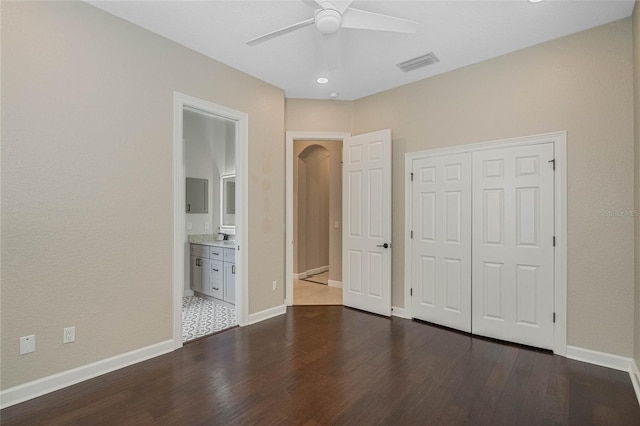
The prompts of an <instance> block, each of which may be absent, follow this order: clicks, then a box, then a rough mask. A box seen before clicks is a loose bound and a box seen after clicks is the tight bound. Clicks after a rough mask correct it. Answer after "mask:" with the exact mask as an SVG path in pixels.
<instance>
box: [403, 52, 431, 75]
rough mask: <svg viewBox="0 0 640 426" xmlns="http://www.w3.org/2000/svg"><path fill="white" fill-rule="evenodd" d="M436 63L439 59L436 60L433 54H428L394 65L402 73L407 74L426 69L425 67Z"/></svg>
mask: <svg viewBox="0 0 640 426" xmlns="http://www.w3.org/2000/svg"><path fill="white" fill-rule="evenodd" d="M436 62H440V59H438V57H437V56H436V55H434V54H433V52H430V53H427V54H426V55H422V56H418V57H417V58H413V59H409V60H408V61H404V62H401V63H399V64H396V66H397V67H398V68H400V69H401V70H402V71H404V72H409V71H413V70H416V69H418V68H422V67H426V66H427V65H431V64H435V63H436Z"/></svg>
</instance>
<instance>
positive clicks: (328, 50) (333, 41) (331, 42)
mask: <svg viewBox="0 0 640 426" xmlns="http://www.w3.org/2000/svg"><path fill="white" fill-rule="evenodd" d="M322 50H323V54H324V60H325V62H326V63H327V68H328V69H329V71H334V70H337V69H340V67H341V66H342V63H341V62H342V61H341V56H342V55H341V54H340V53H341V50H340V39H339V38H338V33H337V32H336V33H333V34H326V35H324V36H322Z"/></svg>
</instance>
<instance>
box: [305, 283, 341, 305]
mask: <svg viewBox="0 0 640 426" xmlns="http://www.w3.org/2000/svg"><path fill="white" fill-rule="evenodd" d="M293 304H294V305H342V289H341V288H337V287H329V286H328V285H324V284H317V283H312V282H309V281H303V280H296V279H294V280H293Z"/></svg>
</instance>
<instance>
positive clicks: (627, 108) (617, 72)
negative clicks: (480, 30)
mask: <svg viewBox="0 0 640 426" xmlns="http://www.w3.org/2000/svg"><path fill="white" fill-rule="evenodd" d="M631 70H632V46H631V20H630V19H625V20H622V21H618V22H614V23H612V24H609V25H605V26H602V27H598V28H595V29H592V30H588V31H585V32H581V33H578V34H575V35H571V36H568V37H565V38H561V39H558V40H555V41H551V42H548V43H544V44H540V45H537V46H533V47H530V48H527V49H524V50H521V51H518V52H515V53H511V54H508V55H505V56H502V57H498V58H495V59H492V60H488V61H485V62H481V63H478V64H475V65H472V66H469V67H465V68H462V69H459V70H456V71H452V72H449V73H446V74H442V75H439V76H436V77H433V78H429V79H426V80H422V81H419V82H416V83H413V84H409V85H406V86H402V87H399V88H396V89H393V90H389V91H387V92H383V93H380V94H376V95H372V96H370V97H367V98H363V99H360V100H357V101H355V103H354V116H353V124H354V125H353V133H354V134H360V133H365V132H369V131H373V130H378V129H383V128H391V129H392V132H393V168H394V170H393V205H394V206H395V210H394V216H393V246H394V250H393V304H394V305H395V306H400V307H402V306H404V298H403V295H404V285H403V283H404V275H403V265H404V238H403V235H404V232H403V231H404V229H405V228H404V227H405V223H404V208H403V206H404V205H405V200H404V184H405V179H406V173H405V170H404V154H405V153H407V152H412V151H419V150H424V149H430V148H440V147H447V146H454V145H461V144H469V143H474V142H482V141H490V140H497V139H503V138H509V137H516V136H524V135H532V134H537V133H546V132H552V131H558V130H567V131H568V142H567V143H568V209H569V211H568V238H569V240H568V276H569V282H568V343H569V344H570V345H575V346H579V347H584V348H589V349H594V350H599V351H604V352H609V353H614V354H619V355H623V356H630V355H631V354H632V353H633V338H634V337H633V321H634V303H633V297H634V296H633V295H634V284H633V281H634V277H633V275H634V272H633V271H634V266H633V262H634V257H633V251H634V237H633V231H632V230H633V219H632V218H631V217H607V216H605V214H604V212H605V211H606V210H628V209H632V208H633V178H632V176H633V169H634V161H633V149H634V147H633V117H632V111H633V109H632V107H633V100H632V93H633V90H632V71H631Z"/></svg>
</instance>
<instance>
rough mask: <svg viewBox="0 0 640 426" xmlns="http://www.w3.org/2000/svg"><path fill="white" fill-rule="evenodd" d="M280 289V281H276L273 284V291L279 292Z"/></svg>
mask: <svg viewBox="0 0 640 426" xmlns="http://www.w3.org/2000/svg"><path fill="white" fill-rule="evenodd" d="M277 289H278V281H274V282H273V290H274V291H275V290H277Z"/></svg>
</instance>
